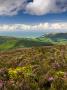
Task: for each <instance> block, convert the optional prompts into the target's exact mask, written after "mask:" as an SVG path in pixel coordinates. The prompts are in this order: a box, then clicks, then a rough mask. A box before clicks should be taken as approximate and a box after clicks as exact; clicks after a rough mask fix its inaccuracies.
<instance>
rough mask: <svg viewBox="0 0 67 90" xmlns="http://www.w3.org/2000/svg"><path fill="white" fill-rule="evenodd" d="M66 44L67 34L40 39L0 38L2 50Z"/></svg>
mask: <svg viewBox="0 0 67 90" xmlns="http://www.w3.org/2000/svg"><path fill="white" fill-rule="evenodd" d="M66 44H67V33H57V34H48V35H43V36H41V37H38V38H13V37H4V36H3V37H2V36H0V50H9V49H14V48H25V47H37V46H50V45H66Z"/></svg>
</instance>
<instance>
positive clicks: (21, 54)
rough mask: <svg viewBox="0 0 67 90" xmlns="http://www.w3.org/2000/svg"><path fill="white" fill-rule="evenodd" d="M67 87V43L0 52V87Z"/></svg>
mask: <svg viewBox="0 0 67 90" xmlns="http://www.w3.org/2000/svg"><path fill="white" fill-rule="evenodd" d="M3 86H4V88H6V90H67V46H45V47H37V48H21V49H15V50H10V51H6V52H0V89H1V90H5V89H3Z"/></svg>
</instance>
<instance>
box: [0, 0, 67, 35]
mask: <svg viewBox="0 0 67 90" xmlns="http://www.w3.org/2000/svg"><path fill="white" fill-rule="evenodd" d="M38 30H39V31H40V32H41V31H42V32H43V31H45V32H47V31H48V32H50V31H51V30H52V32H53V30H54V31H63V30H64V31H67V0H0V35H1V34H2V32H17V31H19V32H20V31H25V33H26V31H27V32H30V31H31V32H32V33H33V32H36V31H38ZM19 35H20V34H19ZM36 35H37V34H36Z"/></svg>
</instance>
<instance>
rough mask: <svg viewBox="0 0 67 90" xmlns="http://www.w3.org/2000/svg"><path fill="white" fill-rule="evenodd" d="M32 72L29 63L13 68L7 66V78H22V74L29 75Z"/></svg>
mask: <svg viewBox="0 0 67 90" xmlns="http://www.w3.org/2000/svg"><path fill="white" fill-rule="evenodd" d="M31 74H32V66H31V65H27V66H24V67H16V68H15V69H14V68H9V69H8V75H9V78H11V79H18V78H22V77H23V76H24V77H25V76H26V77H27V76H30V75H31Z"/></svg>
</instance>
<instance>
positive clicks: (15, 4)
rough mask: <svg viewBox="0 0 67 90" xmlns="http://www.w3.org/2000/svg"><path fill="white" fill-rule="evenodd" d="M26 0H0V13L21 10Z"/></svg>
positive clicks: (13, 13)
mask: <svg viewBox="0 0 67 90" xmlns="http://www.w3.org/2000/svg"><path fill="white" fill-rule="evenodd" d="M26 2H27V0H0V15H15V14H17V13H18V11H19V10H23V9H24V7H25V5H26Z"/></svg>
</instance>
